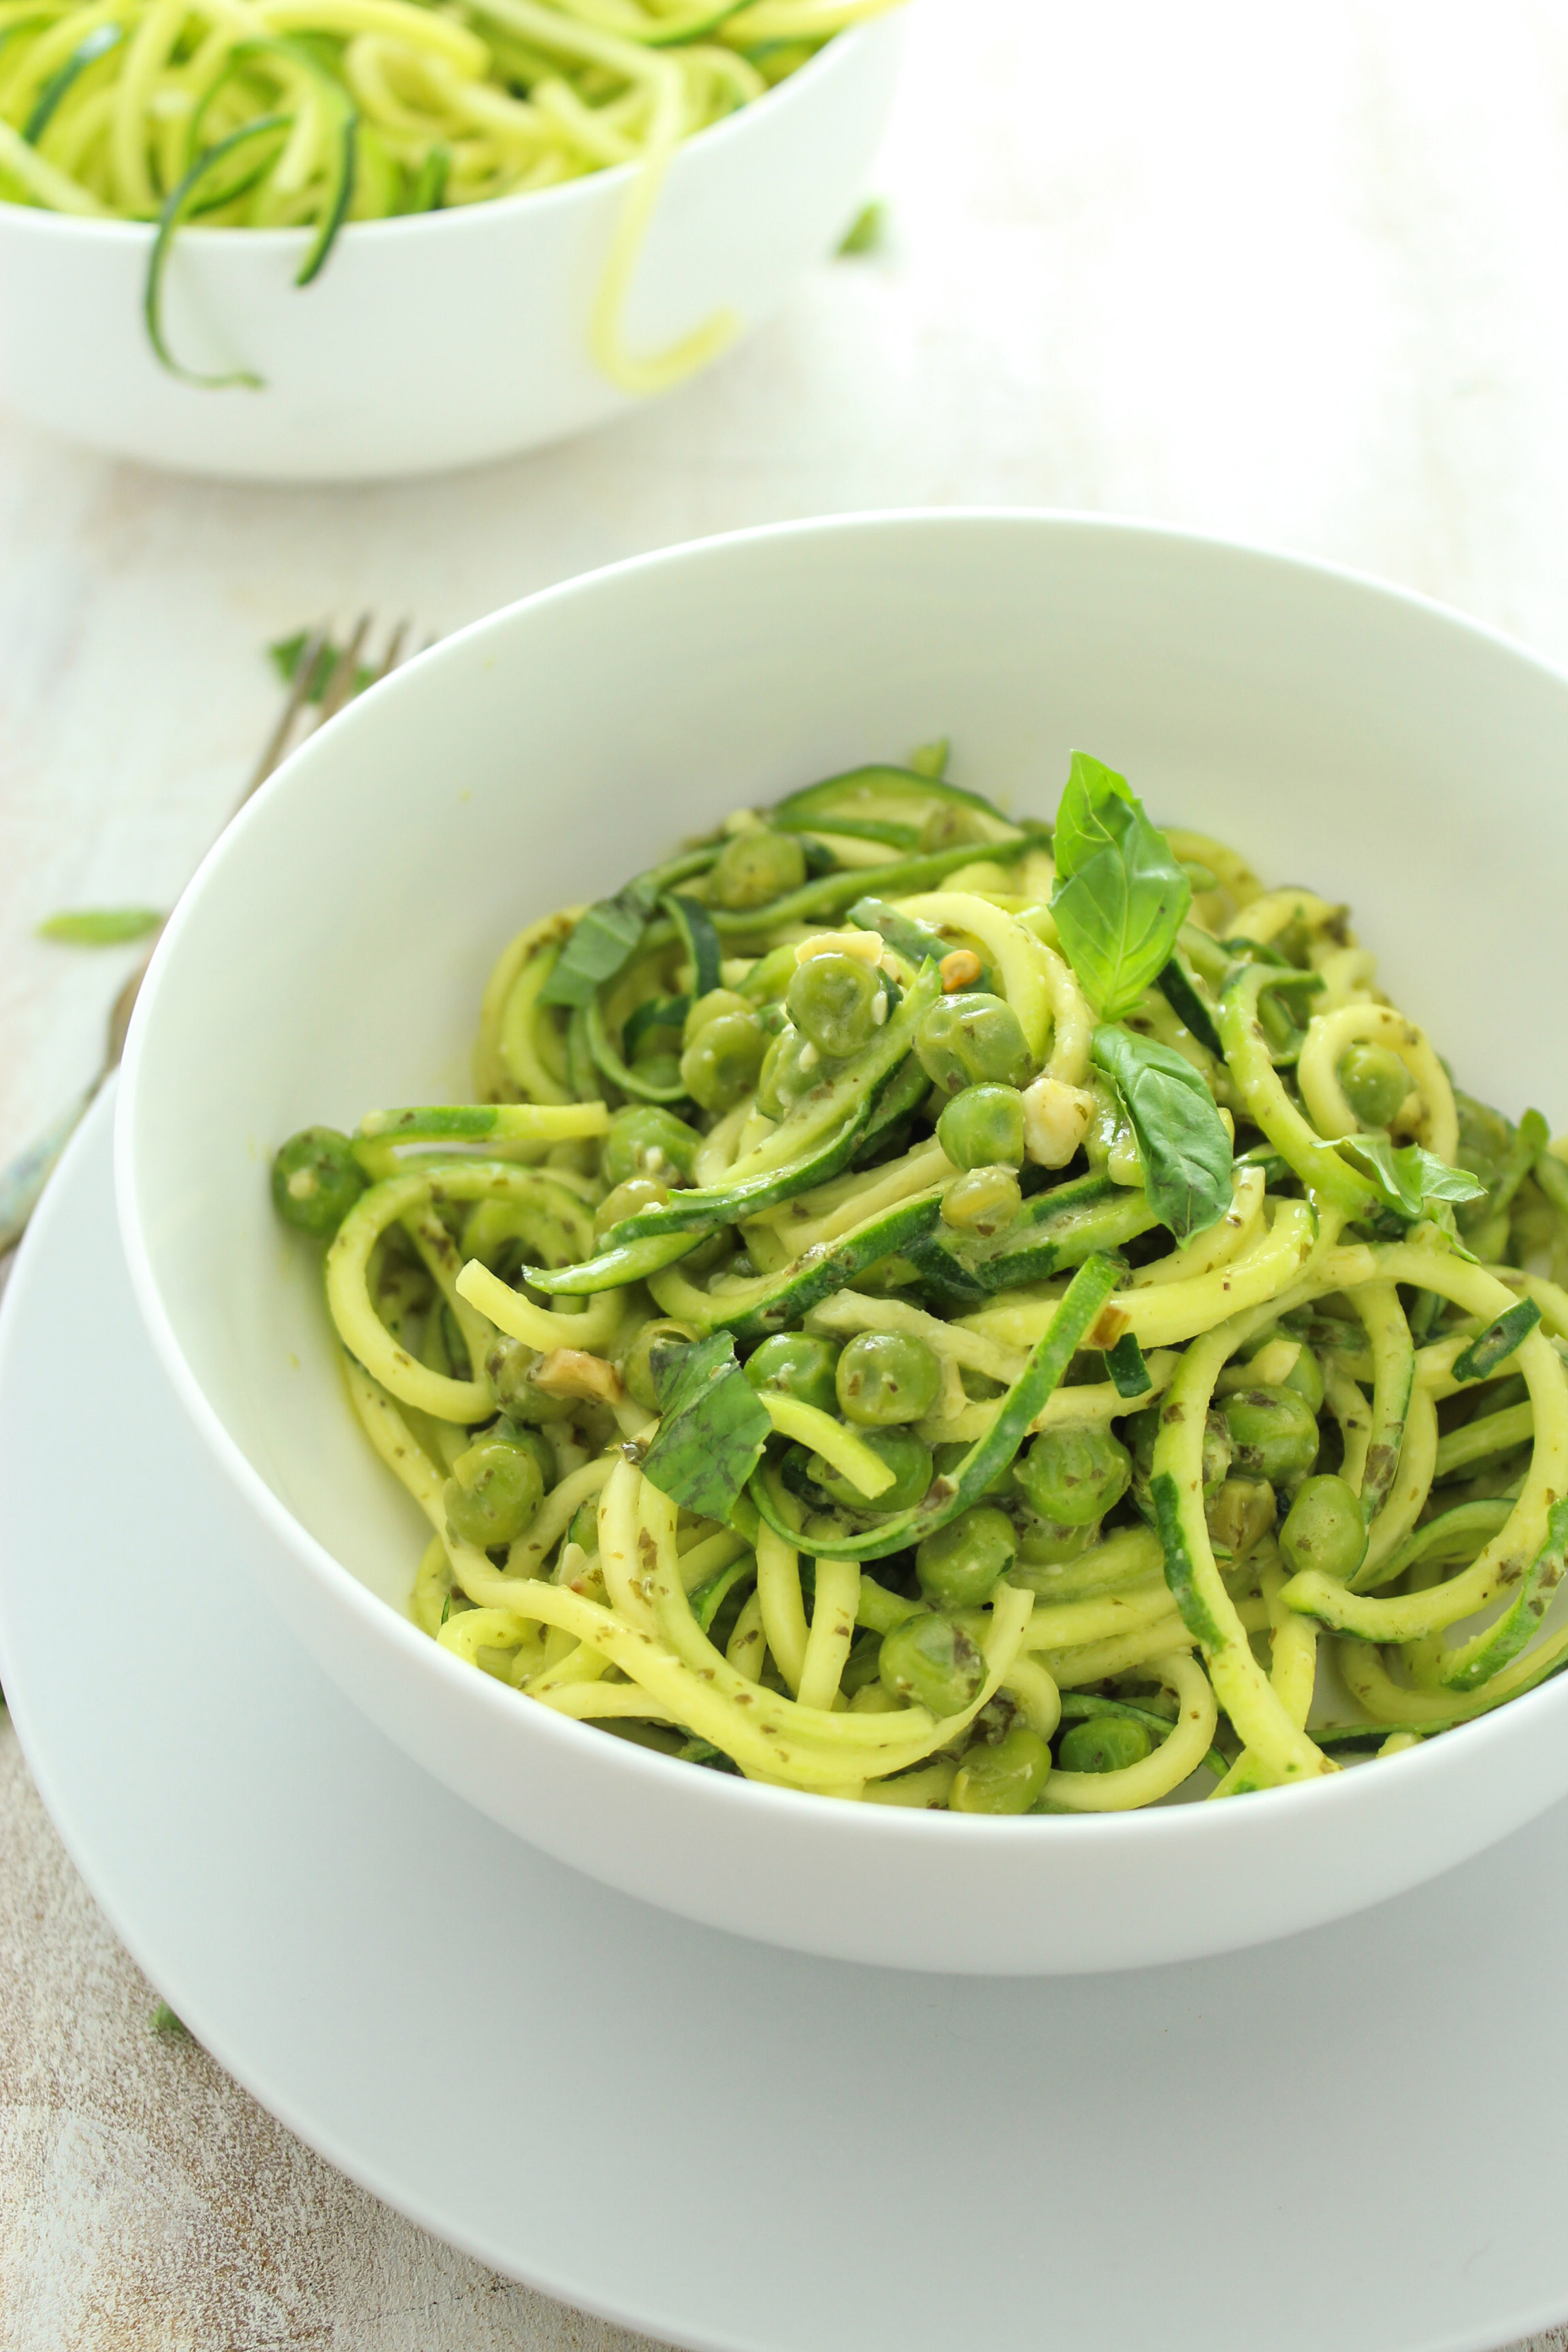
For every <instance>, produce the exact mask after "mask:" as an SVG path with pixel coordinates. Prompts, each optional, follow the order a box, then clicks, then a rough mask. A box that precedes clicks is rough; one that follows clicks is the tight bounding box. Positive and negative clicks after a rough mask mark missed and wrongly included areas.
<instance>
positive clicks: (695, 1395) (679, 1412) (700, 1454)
mask: <svg viewBox="0 0 1568 2352" xmlns="http://www.w3.org/2000/svg"><path fill="white" fill-rule="evenodd" d="M652 1369H653V1376H654V1383H655V1386H656V1388H657V1390H658V1402H659V1411H660V1414H661V1419H660V1421H659V1425H658V1436H657V1437H656V1438H655V1439H654V1441H653V1444H651V1445H650V1446H649V1448H648V1450H647V1456H646V1458H645V1460H644V1462H643V1465H642V1469H643V1476H644V1477H645V1478H651V1479H652V1481H653V1483H654V1485H655V1486H657V1487H658V1488H659V1490H660V1491H661V1493H663V1494H666V1495H668V1496H670V1498H671V1499H672V1501H674V1502H677V1503H679V1504H681V1505H682V1506H683V1507H685V1508H686V1509H687V1510H689V1511H695V1512H697V1513H698V1514H699V1515H700V1517H702V1518H705V1519H720V1520H727V1519H728V1518H729V1517H730V1514H731V1511H732V1510H733V1509H734V1507H735V1504H736V1502H737V1500H738V1498H739V1497H740V1496H741V1494H742V1491H743V1489H744V1487H745V1484H746V1481H747V1479H748V1478H749V1477H750V1476H751V1475H752V1471H753V1470H754V1469H755V1468H756V1466H757V1464H758V1463H759V1462H760V1461H761V1460H762V1457H763V1446H764V1445H765V1444H766V1443H767V1439H768V1433H769V1432H770V1431H771V1429H772V1428H773V1423H772V1422H771V1421H770V1420H769V1419H768V1416H767V1412H766V1411H765V1409H764V1407H763V1403H762V1402H761V1400H760V1398H759V1397H758V1395H757V1392H756V1391H755V1389H753V1388H752V1384H751V1382H750V1381H748V1380H747V1378H746V1375H745V1373H744V1372H743V1371H742V1369H741V1365H740V1361H739V1360H738V1358H737V1357H736V1354H735V1342H734V1340H733V1339H731V1336H730V1334H729V1332H728V1331H715V1332H714V1333H713V1334H712V1336H711V1337H710V1338H709V1339H700V1340H698V1341H697V1343H696V1344H695V1346H693V1347H689V1348H681V1349H669V1350H668V1352H666V1353H664V1354H662V1355H661V1356H660V1357H658V1359H656V1360H655V1362H654V1365H653V1368H652Z"/></svg>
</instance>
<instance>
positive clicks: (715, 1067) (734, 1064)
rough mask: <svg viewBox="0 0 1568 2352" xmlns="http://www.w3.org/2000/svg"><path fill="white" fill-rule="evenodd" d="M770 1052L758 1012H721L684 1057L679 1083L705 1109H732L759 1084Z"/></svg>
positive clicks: (687, 1050)
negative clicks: (765, 1058)
mask: <svg viewBox="0 0 1568 2352" xmlns="http://www.w3.org/2000/svg"><path fill="white" fill-rule="evenodd" d="M767 1050H768V1040H767V1034H766V1032H765V1031H764V1029H763V1024H762V1023H761V1022H760V1021H759V1020H758V1019H757V1017H756V1015H755V1013H750V1012H747V1013H720V1014H719V1016H718V1018H717V1019H716V1020H712V1021H710V1022H708V1023H706V1024H704V1026H703V1027H702V1028H701V1029H700V1030H699V1032H698V1034H697V1035H696V1037H695V1038H694V1039H693V1041H692V1043H691V1044H690V1045H688V1047H687V1049H686V1051H685V1053H684V1054H682V1055H681V1057H680V1083H681V1085H682V1086H683V1087H685V1088H686V1091H687V1093H688V1094H689V1096H690V1097H691V1098H692V1100H693V1101H694V1102H696V1103H700V1105H701V1107H702V1108H703V1109H704V1110H711V1111H726V1110H731V1109H733V1108H734V1106H735V1104H736V1103H738V1102H739V1101H740V1099H741V1097H742V1095H743V1094H745V1093H747V1092H748V1091H749V1090H750V1088H751V1087H754V1086H755V1085H756V1082H757V1075H758V1073H759V1071H760V1070H761V1069H762V1066H763V1056H764V1055H765V1054H766V1053H767Z"/></svg>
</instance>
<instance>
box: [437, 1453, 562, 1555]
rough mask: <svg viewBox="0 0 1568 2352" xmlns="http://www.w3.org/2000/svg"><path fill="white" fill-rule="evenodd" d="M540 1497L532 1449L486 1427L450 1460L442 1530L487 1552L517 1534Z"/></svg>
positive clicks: (529, 1519)
mask: <svg viewBox="0 0 1568 2352" xmlns="http://www.w3.org/2000/svg"><path fill="white" fill-rule="evenodd" d="M543 1497H544V1481H543V1479H542V1477H541V1475H540V1472H539V1465H538V1463H537V1462H536V1461H535V1459H534V1457H533V1455H532V1454H531V1452H529V1451H528V1450H527V1449H526V1448H525V1447H523V1446H521V1445H513V1444H510V1443H509V1442H508V1441H507V1440H506V1439H505V1438H503V1437H500V1436H498V1435H497V1434H496V1433H495V1432H493V1431H487V1432H486V1433H485V1434H484V1436H483V1437H480V1438H478V1439H476V1441H475V1443H474V1444H472V1445H470V1446H469V1447H468V1451H467V1453H466V1454H458V1458H457V1460H456V1461H455V1462H454V1463H453V1465H452V1475H451V1476H450V1477H449V1478H448V1479H447V1484H446V1487H445V1489H444V1491H443V1494H442V1497H441V1499H442V1501H443V1503H444V1504H445V1505H446V1510H447V1533H448V1535H451V1536H454V1537H457V1538H460V1540H462V1541H463V1542H465V1543H471V1544H478V1545H479V1548H480V1549H481V1550H485V1551H488V1550H489V1549H490V1548H491V1547H492V1546H493V1545H496V1544H507V1543H510V1542H511V1541H512V1540H513V1538H516V1537H518V1536H520V1535H521V1533H522V1531H523V1529H524V1528H526V1527H527V1526H528V1525H529V1523H530V1521H531V1519H532V1517H533V1515H534V1513H535V1512H536V1511H537V1510H538V1508H539V1506H540V1504H541V1502H542V1500H543Z"/></svg>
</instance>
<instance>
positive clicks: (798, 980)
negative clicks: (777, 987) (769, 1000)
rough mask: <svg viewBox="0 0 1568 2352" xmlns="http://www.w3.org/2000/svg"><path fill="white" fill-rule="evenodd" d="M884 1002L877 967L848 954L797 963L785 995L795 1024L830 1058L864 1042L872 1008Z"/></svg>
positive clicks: (870, 1032) (872, 1030)
mask: <svg viewBox="0 0 1568 2352" xmlns="http://www.w3.org/2000/svg"><path fill="white" fill-rule="evenodd" d="M884 1001H885V1000H884V997H883V993H882V982H881V980H880V978H879V975H878V973H877V971H875V970H874V968H873V967H872V966H871V965H870V964H868V963H867V962H865V961H864V960H863V959H862V958H861V957H859V956H852V955H814V956H808V957H807V958H806V961H805V963H803V964H797V965H796V967H795V978H794V979H793V980H792V981H791V982H790V984H789V989H788V992H787V993H786V994H785V997H784V1004H785V1006H786V1008H787V1009H788V1013H789V1017H790V1019H791V1020H792V1021H793V1022H794V1023H795V1027H796V1028H797V1029H798V1030H799V1031H800V1032H801V1033H802V1034H803V1035H804V1036H806V1037H808V1038H809V1039H810V1040H811V1043H812V1044H813V1045H815V1046H816V1050H817V1052H818V1053H819V1054H824V1055H826V1056H827V1058H828V1059H829V1060H830V1061H842V1060H843V1059H844V1057H845V1056H846V1055H849V1054H853V1053H855V1052H856V1051H857V1050H858V1048H859V1047H860V1046H862V1045H867V1044H868V1043H869V1041H870V1039H871V1038H872V1037H873V1036H874V1035H875V1034H876V1031H877V1007H878V1006H879V1004H881V1003H884ZM886 1017H887V1016H886V1014H885V1013H884V1014H883V1018H884V1019H886Z"/></svg>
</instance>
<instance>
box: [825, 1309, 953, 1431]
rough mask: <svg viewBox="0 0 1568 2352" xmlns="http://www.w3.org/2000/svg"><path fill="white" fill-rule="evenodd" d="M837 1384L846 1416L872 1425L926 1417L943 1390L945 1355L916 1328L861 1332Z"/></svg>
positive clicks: (843, 1357)
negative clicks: (941, 1356)
mask: <svg viewBox="0 0 1568 2352" xmlns="http://www.w3.org/2000/svg"><path fill="white" fill-rule="evenodd" d="M835 1384H836V1387H837V1393H838V1405H839V1410H840V1412H842V1413H843V1415H844V1418H845V1419H846V1421H853V1422H858V1423H861V1424H862V1425H863V1426H865V1427H868V1428H872V1429H886V1428H889V1427H891V1426H892V1425H893V1424H894V1423H897V1422H904V1421H923V1420H924V1419H925V1417H926V1415H927V1413H928V1412H930V1411H931V1407H932V1406H933V1405H934V1404H935V1402H936V1401H937V1398H938V1397H939V1395H940V1394H941V1393H942V1360H941V1358H940V1357H939V1356H938V1355H937V1353H936V1351H935V1349H932V1348H928V1347H927V1345H926V1343H925V1341H924V1340H923V1339H917V1338H916V1337H915V1335H914V1333H913V1332H912V1331H860V1332H858V1333H857V1334H856V1336H855V1338H854V1339H851V1340H850V1342H849V1344H848V1346H847V1348H846V1349H845V1350H844V1352H843V1354H842V1355H841V1356H840V1357H839V1359H838V1367H837V1374H836V1376H835Z"/></svg>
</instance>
